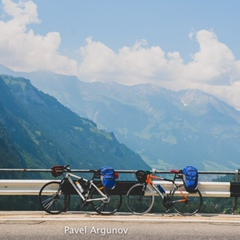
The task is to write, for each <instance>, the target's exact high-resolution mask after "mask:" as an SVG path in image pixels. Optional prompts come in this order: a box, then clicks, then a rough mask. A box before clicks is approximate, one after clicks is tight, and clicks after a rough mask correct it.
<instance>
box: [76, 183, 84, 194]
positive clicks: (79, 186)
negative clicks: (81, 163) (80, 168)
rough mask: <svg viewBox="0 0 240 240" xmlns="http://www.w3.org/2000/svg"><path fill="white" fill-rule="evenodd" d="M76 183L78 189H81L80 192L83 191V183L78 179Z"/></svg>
mask: <svg viewBox="0 0 240 240" xmlns="http://www.w3.org/2000/svg"><path fill="white" fill-rule="evenodd" d="M75 184H76V186H77V188H78V190H79V191H80V193H83V192H84V189H83V188H82V186H81V184H80V183H79V182H78V181H76V182H75Z"/></svg>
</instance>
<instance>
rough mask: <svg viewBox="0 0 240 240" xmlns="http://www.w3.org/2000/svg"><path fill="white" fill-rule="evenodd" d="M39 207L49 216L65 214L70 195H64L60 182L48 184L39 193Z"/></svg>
mask: <svg viewBox="0 0 240 240" xmlns="http://www.w3.org/2000/svg"><path fill="white" fill-rule="evenodd" d="M39 202H40V205H41V207H42V208H43V209H44V210H45V211H46V212H47V213H50V214H59V213H61V212H65V211H66V210H67V208H68V206H69V203H70V195H69V194H64V193H63V191H62V190H61V184H60V182H49V183H46V184H45V185H43V187H42V188H41V189H40V192H39Z"/></svg>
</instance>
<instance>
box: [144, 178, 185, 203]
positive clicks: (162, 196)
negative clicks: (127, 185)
mask: <svg viewBox="0 0 240 240" xmlns="http://www.w3.org/2000/svg"><path fill="white" fill-rule="evenodd" d="M177 178H181V177H180V176H179V175H178V174H175V176H174V179H173V180H172V179H167V178H162V177H158V176H155V175H152V174H148V175H147V180H146V184H149V185H150V186H151V187H152V188H153V189H154V190H155V191H156V192H157V193H158V195H159V196H160V197H161V198H162V199H164V197H165V195H164V194H163V193H161V192H160V190H159V189H158V187H157V184H155V183H153V180H164V181H168V182H172V186H171V188H170V192H169V194H168V195H169V196H171V194H172V192H173V190H174V188H175V187H177V186H178V185H177V184H176V183H175V180H176V179H177ZM164 191H165V189H164ZM179 192H180V194H181V195H182V196H183V199H179V200H177V201H172V203H173V204H174V203H175V202H187V201H188V197H187V195H186V194H185V193H184V192H183V191H181V190H179Z"/></svg>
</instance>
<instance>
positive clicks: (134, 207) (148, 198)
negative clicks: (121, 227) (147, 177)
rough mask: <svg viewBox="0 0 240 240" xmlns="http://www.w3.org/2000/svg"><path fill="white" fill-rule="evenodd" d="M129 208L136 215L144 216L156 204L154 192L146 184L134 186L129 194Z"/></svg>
mask: <svg viewBox="0 0 240 240" xmlns="http://www.w3.org/2000/svg"><path fill="white" fill-rule="evenodd" d="M126 197H127V206H128V208H129V210H130V211H131V212H132V213H134V214H144V213H148V212H150V211H151V209H152V207H153V204H154V191H153V190H152V188H151V187H150V186H149V185H146V184H145V183H137V184H135V185H133V186H132V187H131V188H130V189H129V190H128V192H127V196H126Z"/></svg>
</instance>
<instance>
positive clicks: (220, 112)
mask: <svg viewBox="0 0 240 240" xmlns="http://www.w3.org/2000/svg"><path fill="white" fill-rule="evenodd" d="M31 82H32V83H33V84H34V85H35V86H36V87H37V88H39V89H42V90H43V91H45V92H48V93H49V94H51V95H53V96H55V97H56V98H57V99H58V100H59V101H60V102H61V103H62V104H64V105H65V106H67V107H69V108H70V109H72V110H73V111H74V112H76V113H77V114H79V115H80V116H83V117H87V118H89V119H91V120H93V121H94V122H95V123H96V124H97V125H98V127H99V128H101V129H105V130H107V131H111V132H114V134H115V135H116V137H117V139H118V140H119V141H120V142H123V143H124V144H126V145H127V146H129V147H130V148H131V149H133V150H134V151H136V152H137V153H138V154H140V156H141V157H142V158H143V159H144V160H145V161H146V162H147V163H148V164H149V165H150V166H151V167H153V168H156V169H170V168H172V167H175V168H176V167H178V168H181V167H183V166H185V165H195V166H197V167H198V168H199V169H202V170H233V169H236V168H239V167H240V164H239V159H240V149H239V147H238V143H239V142H240V113H239V112H238V111H237V110H236V109H234V108H233V107H231V106H229V105H227V104H226V103H224V102H223V101H221V100H219V99H217V98H216V97H214V96H211V95H209V94H206V93H204V92H202V91H199V90H184V91H179V92H175V91H171V90H167V89H164V88H160V87H156V86H152V85H136V86H124V85H120V84H115V83H109V84H103V83H99V82H96V83H86V82H81V81H79V80H78V79H77V78H76V77H69V76H62V75H56V74H51V73H34V75H31Z"/></svg>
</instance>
